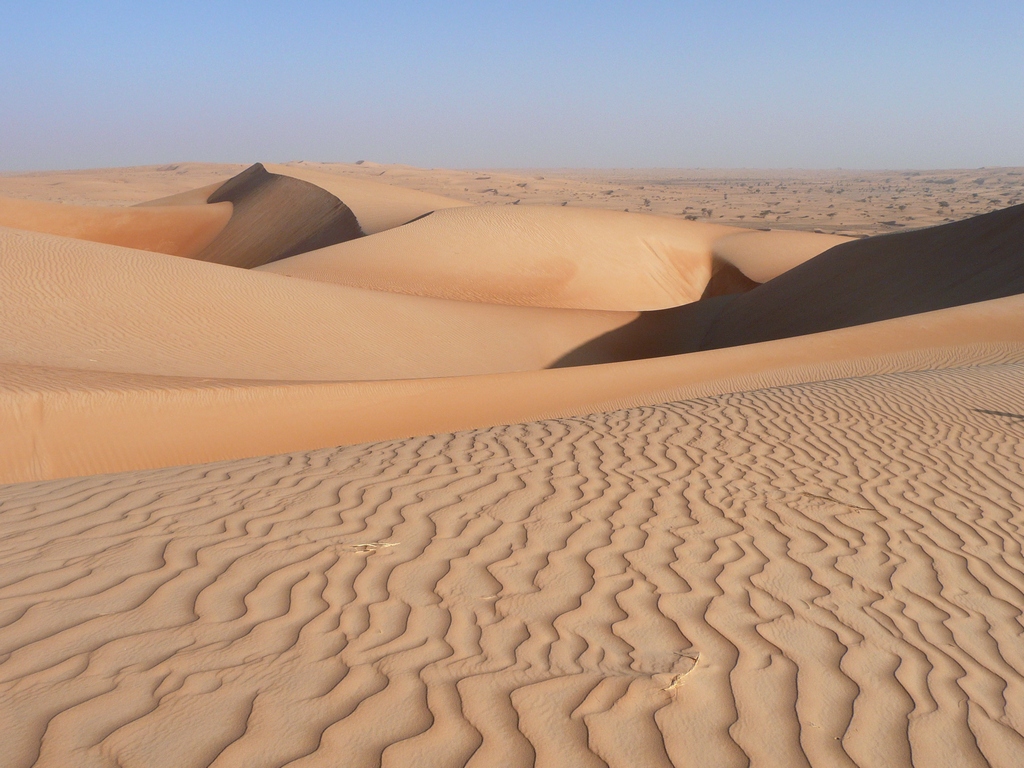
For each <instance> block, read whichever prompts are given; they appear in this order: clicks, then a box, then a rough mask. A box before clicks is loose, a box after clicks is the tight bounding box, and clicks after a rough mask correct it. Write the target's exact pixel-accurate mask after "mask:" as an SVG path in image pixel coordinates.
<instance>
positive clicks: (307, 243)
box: [196, 163, 363, 268]
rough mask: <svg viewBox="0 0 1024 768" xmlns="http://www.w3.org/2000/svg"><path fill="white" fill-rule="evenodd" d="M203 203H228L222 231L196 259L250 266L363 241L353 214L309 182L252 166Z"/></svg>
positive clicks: (233, 265)
mask: <svg viewBox="0 0 1024 768" xmlns="http://www.w3.org/2000/svg"><path fill="white" fill-rule="evenodd" d="M207 202H208V203H209V204H210V205H217V204H219V203H223V202H230V203H231V204H232V206H233V210H234V212H233V213H232V215H231V220H230V221H229V222H228V224H227V226H226V227H225V228H224V230H223V231H222V232H221V233H220V234H219V235H218V236H217V238H216V239H214V240H213V242H211V243H210V244H209V245H208V246H207V247H206V248H204V249H203V250H202V251H201V252H200V253H199V254H198V255H197V256H196V258H198V259H200V260H201V261H211V262H214V263H217V264H227V265H229V266H232V267H243V268H251V267H258V266H260V265H261V264H267V263H268V262H271V261H276V260H277V259H283V258H287V257H288V256H294V255H295V254H297V253H303V252H304V251H310V250H314V249H317V248H323V247H324V246H328V245H334V244H335V243H343V242H345V241H346V240H352V239H355V238H357V237H362V235H363V233H362V231H361V230H360V229H359V224H358V223H357V222H356V218H355V216H354V215H353V214H352V211H351V210H349V208H348V206H346V205H345V204H344V203H343V202H341V201H340V200H338V198H336V197H334V195H331V194H330V193H329V192H325V191H324V190H322V189H320V188H319V187H317V186H314V185H313V184H309V183H307V182H305V181H300V180H298V179H293V178H290V177H288V176H279V175H276V174H272V173H267V171H266V169H265V168H264V167H263V166H262V165H260V164H259V163H256V164H255V165H253V166H250V167H249V168H247V169H246V170H245V171H243V172H242V173H240V174H238V175H237V176H234V177H232V178H231V179H228V180H227V181H226V182H224V183H223V184H222V185H220V186H219V187H217V189H216V190H214V191H213V192H212V193H211V194H210V195H209V197H208V198H207Z"/></svg>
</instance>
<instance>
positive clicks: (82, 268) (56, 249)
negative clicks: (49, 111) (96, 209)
mask: <svg viewBox="0 0 1024 768" xmlns="http://www.w3.org/2000/svg"><path fill="white" fill-rule="evenodd" d="M0 292H2V293H0V327H2V328H3V344H2V346H0V362H5V363H16V364H27V365H39V366H56V367H62V368H81V369H85V370H100V371H113V372H122V373H143V374H154V375H167V376H196V377H213V378H236V379H237V378H241V379H276V380H325V379H326V380H339V379H340V380H365V379H394V378H408V377H423V376H458V375H464V374H473V373H492V372H498V371H512V370H528V369H537V368H543V367H545V366H547V365H550V364H551V363H552V362H553V361H554V360H556V359H557V358H558V357H560V356H562V355H564V354H565V353H566V352H568V351H569V350H570V349H572V348H573V347H576V346H579V345H581V344H582V343H584V342H585V341H586V340H587V339H592V338H594V337H595V336H600V335H602V334H603V333H605V332H606V331H608V330H610V329H612V328H615V327H618V326H620V325H622V324H623V323H626V322H629V321H630V320H632V319H633V318H634V317H635V315H632V314H629V313H610V312H570V311H566V310H548V309H534V308H517V307H500V306H487V305H482V304H469V303H465V302H450V301H442V300H439V299H429V298H420V297H416V296H399V295H395V294H384V293H377V292H373V291H364V290H361V289H358V288H348V287H345V286H336V285H323V284H317V283H312V282H308V281H300V280H292V279H290V278H286V277H282V276H280V275H272V274H262V273H259V272H253V271H249V270H240V269H235V268H232V267H226V266H222V265H219V264H206V263H202V262H199V261H193V260H188V259H179V258H175V257H172V256H165V255H162V254H152V253H144V252H142V251H133V250H129V249H125V248H118V247H115V246H110V245H99V244H96V243H89V242H86V241H83V240H72V239H68V238H60V237H55V236H52V235H45V234H36V233H32V232H24V231H19V230H13V229H3V228H0Z"/></svg>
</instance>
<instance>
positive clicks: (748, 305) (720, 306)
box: [555, 205, 1024, 367]
mask: <svg viewBox="0 0 1024 768" xmlns="http://www.w3.org/2000/svg"><path fill="white" fill-rule="evenodd" d="M766 234H767V233H766ZM1020 293H1024V205H1020V206H1014V207H1011V208H1006V209H1003V210H1000V211H995V212H992V213H987V214H984V215H981V216H975V217H974V218H971V219H966V220H964V221H960V222H954V223H951V224H945V225H942V226H938V227H930V228H927V229H921V230H917V231H913V232H901V233H897V234H890V235H878V236H875V237H869V238H865V239H863V240H857V241H852V242H846V243H842V244H840V245H837V246H835V247H833V248H830V249H829V250H827V251H825V252H824V253H821V254H820V255H818V256H816V257H814V258H812V259H808V260H806V261H804V262H802V263H800V264H798V265H796V266H794V267H793V268H791V269H789V270H787V271H785V272H784V273H782V274H780V275H779V276H777V277H775V278H774V279H772V280H771V281H770V282H766V283H764V284H762V285H759V286H755V287H753V288H751V289H750V290H749V291H747V292H742V293H739V292H737V293H734V294H732V295H723V296H719V297H715V298H711V299H710V300H706V301H702V302H699V303H693V304H688V305H685V306H679V307H674V308H671V309H666V310H662V311H657V312H647V313H644V314H642V315H641V316H640V317H638V318H637V319H636V320H635V321H633V322H632V323H630V324H629V325H626V326H623V327H621V328H617V329H615V330H613V331H609V332H608V334H607V335H606V336H604V337H601V338H600V339H595V340H593V341H591V342H588V343H587V344H584V345H583V346H582V347H580V348H579V349H577V350H573V352H571V353H569V354H568V355H566V356H565V357H564V358H562V359H561V360H559V361H558V362H557V363H556V364H555V365H556V367H563V366H572V365H585V364H588V363H592V362H594V361H599V362H613V361H622V360H633V359H640V358H646V357H657V356H661V355H678V354H685V353H690V352H697V351H700V350H709V349H722V348H726V347H736V346H741V345H744V344H755V343H758V342H762V341H768V340H771V339H780V338H786V337H795V336H803V335H805V334H811V333H821V332H825V331H830V330H835V329H837V328H843V327H850V326H855V325H860V324H865V323H872V322H878V321H882V320H890V319H893V318H896V317H905V316H910V315H914V314H919V313H925V312H931V311H935V310H941V309H945V308H948V307H953V306H960V305H965V304H970V303H974V302H982V301H988V300H991V299H998V298H1001V297H1005V296H1013V295H1017V294H1020Z"/></svg>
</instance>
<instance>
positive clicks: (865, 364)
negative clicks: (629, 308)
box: [0, 268, 1024, 482]
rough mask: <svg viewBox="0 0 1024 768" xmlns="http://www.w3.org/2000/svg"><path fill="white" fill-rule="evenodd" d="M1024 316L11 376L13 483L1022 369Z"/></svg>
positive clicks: (3, 424)
mask: <svg viewBox="0 0 1024 768" xmlns="http://www.w3.org/2000/svg"><path fill="white" fill-rule="evenodd" d="M222 269H223V268H222ZM296 282H298V281H296ZM282 295H284V294H282ZM1022 316H1024V296H1012V297H1008V298H1004V299H997V300H995V301H988V302H982V303H978V304H970V305H966V306H962V307H953V308H950V309H945V310H940V311H937V312H930V313H926V314H922V315H915V316H912V317H903V318H897V319H894V320H887V321H883V322H880V323H873V324H870V325H862V326H856V327H852V328H843V329H839V330H836V331H830V332H827V333H820V334H814V335H811V336H805V337H799V338H789V339H779V340H777V341H770V342H765V343H762V344H752V345H748V346H743V347H736V348H732V349H721V350H711V351H707V352H699V353H696V354H693V355H680V356H675V357H662V358H654V359H650V360H637V361H634V362H627V363H615V364H610V365H595V366H589V367H576V368H564V369H558V370H544V371H527V372H520V373H504V374H493V375H483V376H460V377H456V378H434V379H413V380H395V381H353V382H320V383H314V382H294V381H293V382H271V381H263V382H257V381H226V380H223V379H220V380H218V379H213V378H203V379H195V378H192V379H189V378H180V377H179V378H175V377H169V376H139V375H133V374H120V373H106V372H103V371H95V370H68V369H66V368H63V369H58V368H52V367H38V366H25V365H0V433H2V434H3V435H4V436H5V439H4V441H2V442H0V482H17V481H21V480H34V479H44V478H51V477H65V476H69V475H81V474H94V473H98V472H113V471H120V470H125V469H137V468H145V467H159V466H167V465H171V464H187V463H194V462H200V461H215V460H219V459H226V458H236V457H243V456H253V455H261V454H271V453H280V452H283V451H292V450H305V449H309V448H316V447H323V446H330V445H344V444H352V443H360V442H366V441H372V440H384V439H391V438H396V437H407V436H411V435H424V434H432V433H437V432H447V431H451V430H457V429H469V428H474V427H483V426H490V425H493V424H510V423H516V422H522V421H531V420H534V419H540V418H553V417H563V416H572V415H579V414H586V413H597V412H601V411H608V410H614V409H616V408H624V407H634V406H639V405H652V404H656V403H664V402H670V401H673V400H680V399H685V398H691V397H704V396H708V395H717V394H721V393H725V392H741V391H748V390H755V389H762V388H764V387H770V386H778V385H783V384H795V383H800V382H810V381H822V380H828V379H841V378H848V377H851V376H865V375H872V374H876V373H890V372H896V371H914V370H934V369H948V368H957V367H964V366H974V365H988V364H995V363H1006V362H1024V323H1021V322H1020V318H1021V317H1022Z"/></svg>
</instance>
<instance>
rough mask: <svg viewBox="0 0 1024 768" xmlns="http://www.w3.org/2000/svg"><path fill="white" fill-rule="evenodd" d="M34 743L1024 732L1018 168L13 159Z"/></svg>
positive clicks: (1, 699)
mask: <svg viewBox="0 0 1024 768" xmlns="http://www.w3.org/2000/svg"><path fill="white" fill-rule="evenodd" d="M0 483H2V485H0V745H2V747H0V763H2V764H3V765H4V766H8V765H9V766H18V767H19V768H20V767H22V766H25V767H27V766H82V767H91V766H95V767H96V768H100V767H101V766H102V767H106V766H111V767H113V766H123V767H127V766H132V767H134V766H139V767H145V768H158V767H161V766H167V768H171V767H172V766H173V767H174V768H179V767H181V766H197V767H198V766H286V765H287V766H295V767H296V768H297V767H298V766H412V765H414V766H439V767H441V766H463V765H465V766H587V767H588V768H589V767H591V766H593V767H594V768H598V767H601V766H605V767H611V766H614V767H618V766H624V767H625V766H630V767H632V766H747V765H754V766H802V765H808V766H927V767H929V768H931V767H932V766H990V765H991V766H1006V767H1007V768H1010V767H1011V766H1020V765H1024V169H1018V168H981V169H970V170H964V169H954V170H936V171H917V170H914V171H895V170H894V171H870V172H868V171H847V170H830V171H798V170H792V171H787V170H773V171H762V170H705V169H696V170H694V169H689V170H670V169H629V170H574V169H536V170H523V169H516V170H507V169H506V170H502V169H495V170H445V169H420V168H413V167H408V166H400V165H382V164H377V163H373V162H369V161H367V162H359V163H351V164H340V163H311V162H293V163H286V164H280V165H276V164H271V163H266V164H260V163H255V164H251V165H228V164H203V163H177V164H170V165H163V166H150V167H136V168H116V169H98V170H84V171H45V172H35V173H19V174H13V173H8V174H0Z"/></svg>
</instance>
